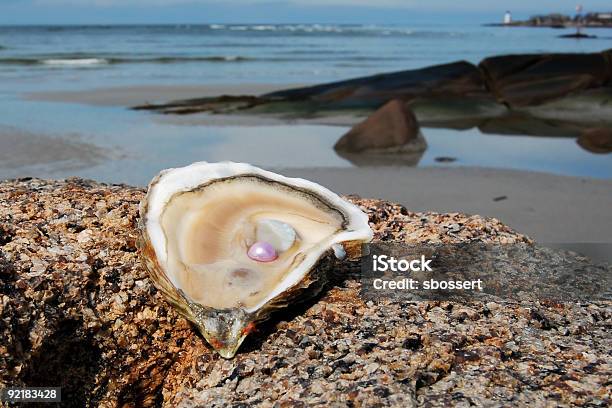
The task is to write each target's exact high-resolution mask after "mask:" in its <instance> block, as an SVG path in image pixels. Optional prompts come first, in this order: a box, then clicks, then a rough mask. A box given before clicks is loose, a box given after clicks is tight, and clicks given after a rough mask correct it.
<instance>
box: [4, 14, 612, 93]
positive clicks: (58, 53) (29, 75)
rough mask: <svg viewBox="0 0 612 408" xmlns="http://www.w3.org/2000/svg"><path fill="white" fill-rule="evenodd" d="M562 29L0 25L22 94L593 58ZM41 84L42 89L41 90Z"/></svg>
mask: <svg viewBox="0 0 612 408" xmlns="http://www.w3.org/2000/svg"><path fill="white" fill-rule="evenodd" d="M562 32H564V30H554V29H546V28H542V29H530V28H504V27H484V26H482V25H479V22H474V23H461V24H451V23H441V24H439V25H432V24H427V25H420V24H418V23H415V24H411V25H408V26H405V27H402V26H374V25H317V24H315V25H302V24H280V25H268V24H261V25H239V24H236V25H222V24H207V25H170V26H69V27H57V26H53V27H0V46H1V47H2V49H1V50H0V76H1V77H0V78H2V79H1V82H0V83H1V84H2V86H3V88H4V87H6V86H9V87H10V84H9V83H7V81H8V82H12V81H13V80H16V81H18V82H19V84H16V85H18V86H20V87H22V88H29V89H31V88H35V89H40V88H41V87H42V88H44V89H49V88H59V89H66V88H75V87H76V88H78V87H81V86H87V87H90V86H113V85H122V84H133V83H135V82H136V83H140V84H149V83H155V84H159V83H173V84H174V83H221V84H226V83H236V82H251V83H252V82H265V83H303V82H313V83H316V82H322V81H331V80H338V79H344V78H349V77H354V76H360V75H368V74H373V73H378V72H383V71H394V70H403V69H412V68H420V67H424V66H427V65H433V64H442V63H447V62H451V61H456V60H467V61H470V62H474V63H477V62H478V61H480V60H481V59H483V58H485V57H487V56H490V55H496V54H508V53H522V52H555V51H568V52H590V51H600V50H602V49H606V48H610V47H612V32H610V30H599V31H598V32H597V34H599V35H600V37H601V38H600V39H595V40H589V41H584V40H583V41H575V40H568V39H561V38H557V36H558V35H559V34H560V33H562ZM41 81H44V83H41Z"/></svg>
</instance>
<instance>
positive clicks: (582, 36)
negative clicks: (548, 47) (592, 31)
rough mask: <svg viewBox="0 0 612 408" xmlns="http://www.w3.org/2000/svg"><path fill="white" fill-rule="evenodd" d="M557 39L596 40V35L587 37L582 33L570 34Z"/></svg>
mask: <svg viewBox="0 0 612 408" xmlns="http://www.w3.org/2000/svg"><path fill="white" fill-rule="evenodd" d="M559 38H577V39H582V38H584V39H589V38H597V36H596V35H588V34H584V33H572V34H563V35H560V36H559Z"/></svg>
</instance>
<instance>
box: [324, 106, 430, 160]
mask: <svg viewBox="0 0 612 408" xmlns="http://www.w3.org/2000/svg"><path fill="white" fill-rule="evenodd" d="M426 148H427V144H426V143H425V139H423V136H422V135H421V134H420V131H419V123H418V122H417V119H416V117H415V116H414V113H412V111H411V110H410V108H408V107H407V106H406V104H405V103H404V102H403V101H401V100H399V99H394V100H392V101H390V102H389V103H387V104H386V105H384V106H383V107H382V108H380V109H379V110H377V111H376V112H374V113H373V114H372V115H371V116H370V117H368V118H367V119H366V120H364V121H363V122H361V123H359V124H357V125H355V126H354V127H353V128H352V129H351V130H349V131H348V133H346V134H345V135H344V136H342V137H341V138H340V140H338V142H336V145H335V146H334V149H336V150H338V151H343V152H348V153H360V152H364V151H370V152H372V151H377V152H378V151H380V152H401V151H404V152H405V151H411V152H415V151H416V152H421V151H423V150H425V149H426Z"/></svg>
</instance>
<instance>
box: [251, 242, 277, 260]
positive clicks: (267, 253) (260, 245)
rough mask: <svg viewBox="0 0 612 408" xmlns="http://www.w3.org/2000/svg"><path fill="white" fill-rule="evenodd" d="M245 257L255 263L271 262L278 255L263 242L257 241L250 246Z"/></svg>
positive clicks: (270, 246) (271, 247)
mask: <svg viewBox="0 0 612 408" xmlns="http://www.w3.org/2000/svg"><path fill="white" fill-rule="evenodd" d="M247 255H248V256H249V258H251V259H252V260H254V261H257V262H272V261H274V260H275V259H276V258H278V254H277V253H276V250H275V249H274V247H273V246H272V245H270V244H268V243H267V242H263V241H258V242H256V243H254V244H253V245H251V247H250V248H249V251H248V252H247Z"/></svg>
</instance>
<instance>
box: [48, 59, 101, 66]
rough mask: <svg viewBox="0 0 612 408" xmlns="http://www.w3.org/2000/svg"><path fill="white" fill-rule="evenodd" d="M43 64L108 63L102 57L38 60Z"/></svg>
mask: <svg viewBox="0 0 612 408" xmlns="http://www.w3.org/2000/svg"><path fill="white" fill-rule="evenodd" d="M40 62H41V63H42V64H44V65H100V64H108V60H107V59H104V58H76V59H44V60H41V61H40Z"/></svg>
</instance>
